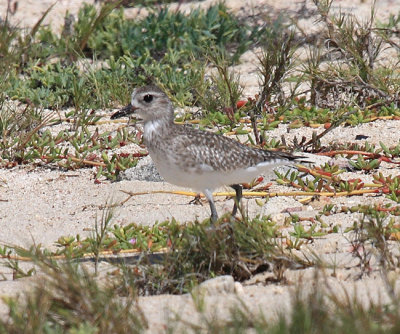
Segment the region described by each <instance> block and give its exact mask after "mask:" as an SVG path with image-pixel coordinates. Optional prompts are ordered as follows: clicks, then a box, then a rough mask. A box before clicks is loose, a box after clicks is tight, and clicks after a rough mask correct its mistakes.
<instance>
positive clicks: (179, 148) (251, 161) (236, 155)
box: [170, 126, 298, 173]
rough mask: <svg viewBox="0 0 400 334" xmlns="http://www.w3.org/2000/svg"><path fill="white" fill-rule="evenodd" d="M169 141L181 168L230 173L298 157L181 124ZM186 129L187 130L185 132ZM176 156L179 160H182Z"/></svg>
mask: <svg viewBox="0 0 400 334" xmlns="http://www.w3.org/2000/svg"><path fill="white" fill-rule="evenodd" d="M179 128H181V131H179V130H178V129H177V130H178V131H176V133H175V136H174V138H173V140H172V142H171V143H170V144H171V145H172V146H173V150H172V151H174V152H179V158H181V160H184V161H176V162H175V163H177V164H179V165H181V168H184V167H186V168H189V169H191V170H198V171H199V172H204V171H210V172H211V171H213V170H214V171H223V172H228V173H229V172H231V171H234V170H236V169H239V168H240V169H243V168H248V167H252V166H257V165H259V164H265V165H267V164H269V163H270V164H277V163H285V162H289V161H293V160H296V159H297V158H298V157H296V156H293V155H292V154H290V153H285V152H279V151H266V150H261V149H256V148H251V147H248V146H246V145H243V144H241V143H239V142H238V141H235V140H233V139H231V138H227V137H224V136H221V135H217V134H214V133H212V132H206V131H200V130H196V129H193V128H191V127H188V126H185V127H183V126H180V127H179ZM183 130H184V131H183ZM179 158H178V157H177V159H179Z"/></svg>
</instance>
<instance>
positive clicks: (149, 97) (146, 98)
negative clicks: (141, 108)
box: [143, 94, 153, 103]
mask: <svg viewBox="0 0 400 334" xmlns="http://www.w3.org/2000/svg"><path fill="white" fill-rule="evenodd" d="M143 100H144V102H147V103H150V102H151V101H153V95H150V94H147V95H145V96H144V97H143Z"/></svg>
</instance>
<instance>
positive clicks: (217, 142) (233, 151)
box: [111, 85, 303, 222]
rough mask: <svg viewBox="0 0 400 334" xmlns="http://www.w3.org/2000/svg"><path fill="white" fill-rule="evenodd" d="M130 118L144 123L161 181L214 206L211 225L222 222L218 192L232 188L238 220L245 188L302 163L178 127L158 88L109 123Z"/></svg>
mask: <svg viewBox="0 0 400 334" xmlns="http://www.w3.org/2000/svg"><path fill="white" fill-rule="evenodd" d="M130 114H136V115H138V116H139V118H141V119H142V120H143V121H144V134H143V138H144V142H145V144H146V146H147V149H148V151H149V154H150V156H151V158H152V159H153V161H154V164H155V165H156V167H157V170H158V171H159V173H160V174H161V176H163V177H164V179H165V180H166V181H168V182H170V183H173V184H175V185H178V186H183V187H188V188H192V189H193V190H196V191H198V192H202V193H203V194H204V195H205V196H206V198H207V199H208V202H209V204H210V209H211V221H212V222H215V221H216V220H217V219H218V214H217V210H216V208H215V204H214V199H213V195H212V192H213V190H214V189H216V188H218V187H220V186H224V185H229V186H231V187H232V188H233V189H234V190H235V192H236V199H235V204H234V207H233V211H232V215H235V214H236V212H237V208H238V205H239V203H240V200H241V197H242V186H241V185H240V184H241V183H246V182H250V181H252V180H253V179H254V178H256V177H257V176H259V175H260V174H262V173H265V172H271V171H272V169H273V168H274V167H276V166H279V165H284V164H288V163H291V162H295V161H296V160H299V159H301V158H303V157H301V156H295V155H292V154H290V153H286V152H280V151H268V150H262V149H258V148H251V147H248V146H246V145H243V144H241V143H239V142H238V141H235V140H233V139H231V138H227V137H224V136H222V135H218V134H215V133H212V132H208V131H201V130H197V129H194V128H192V127H191V126H187V125H178V124H175V123H174V107H173V105H172V102H171V101H170V99H169V98H168V96H167V95H166V94H165V93H164V92H163V91H162V90H161V89H160V88H159V87H157V86H152V85H150V86H144V87H140V88H137V89H135V90H134V91H133V93H132V99H131V103H130V104H129V105H128V106H126V107H125V108H123V109H121V110H120V111H118V112H116V113H114V114H113V115H112V116H111V119H116V118H120V117H123V116H128V115H130Z"/></svg>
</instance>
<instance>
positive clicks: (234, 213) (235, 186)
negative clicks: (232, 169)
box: [231, 184, 243, 216]
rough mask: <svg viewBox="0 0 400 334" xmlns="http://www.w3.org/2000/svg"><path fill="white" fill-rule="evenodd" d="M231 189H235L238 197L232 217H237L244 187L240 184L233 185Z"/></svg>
mask: <svg viewBox="0 0 400 334" xmlns="http://www.w3.org/2000/svg"><path fill="white" fill-rule="evenodd" d="M231 187H232V188H233V189H235V192H236V197H235V204H234V205H233V210H232V216H234V215H236V213H237V209H238V207H239V205H240V201H241V199H242V189H243V188H242V186H241V185H240V184H232V185H231Z"/></svg>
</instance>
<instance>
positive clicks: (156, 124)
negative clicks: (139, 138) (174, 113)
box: [144, 118, 175, 143]
mask: <svg viewBox="0 0 400 334" xmlns="http://www.w3.org/2000/svg"><path fill="white" fill-rule="evenodd" d="M174 126H175V123H174V120H173V119H172V118H158V119H153V120H149V121H146V122H145V123H144V138H145V141H146V142H147V143H148V142H149V141H152V140H153V139H154V138H155V137H163V136H165V135H167V134H168V133H169V132H170V131H171V130H172V129H173V127H174Z"/></svg>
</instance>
